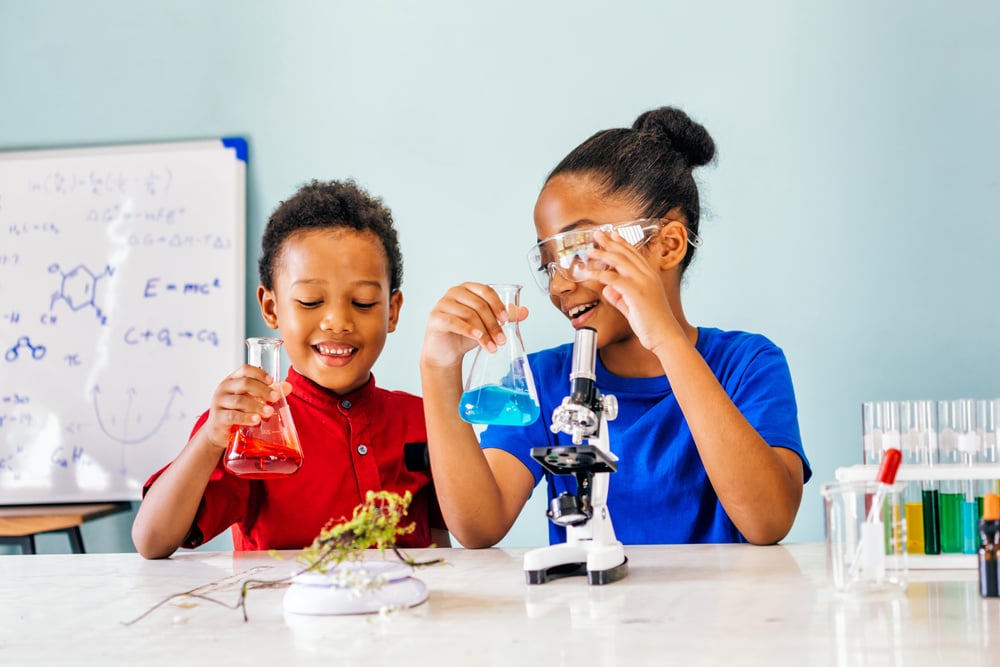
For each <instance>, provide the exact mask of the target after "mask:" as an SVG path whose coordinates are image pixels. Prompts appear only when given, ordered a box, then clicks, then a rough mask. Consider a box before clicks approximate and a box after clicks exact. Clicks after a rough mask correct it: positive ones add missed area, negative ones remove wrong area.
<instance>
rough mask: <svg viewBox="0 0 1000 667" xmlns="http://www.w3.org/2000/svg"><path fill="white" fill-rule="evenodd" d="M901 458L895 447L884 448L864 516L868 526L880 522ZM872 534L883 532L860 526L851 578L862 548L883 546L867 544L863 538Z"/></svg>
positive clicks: (901, 454) (854, 572) (859, 562)
mask: <svg viewBox="0 0 1000 667" xmlns="http://www.w3.org/2000/svg"><path fill="white" fill-rule="evenodd" d="M902 460H903V452H902V451H900V450H899V449H897V448H895V447H891V448H889V449H886V450H885V453H884V454H883V455H882V463H881V464H880V465H879V468H878V475H877V476H876V478H875V481H876V482H878V487H877V488H876V489H875V494H874V495H873V496H872V502H871V505H870V506H869V507H868V516H867V517H866V518H865V523H866V524H868V525H869V526H874V525H876V524H880V523H882V503H883V502H884V500H885V494H886V493H887V492H889V491H890V490H891V489H892V485H893V484H894V483H895V482H896V472H897V471H898V470H899V464H900V462H901V461H902ZM872 535H879V536H881V535H883V533H882V531H881V530H879V531H870V530H866V529H864V528H862V534H861V540H860V541H859V542H858V548H857V549H856V550H855V551H854V560H852V561H851V567H850V570H849V572H850V577H851V578H853V577H854V575H855V574H856V573H857V570H858V567H860V565H861V560H862V550H863V549H875V548H881V549H884V548H885V545H884V544H882V545H874V544H867V542H869V540H868V539H865V538H866V537H868V536H872Z"/></svg>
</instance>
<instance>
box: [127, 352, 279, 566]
mask: <svg viewBox="0 0 1000 667" xmlns="http://www.w3.org/2000/svg"><path fill="white" fill-rule="evenodd" d="M273 382H274V378H272V377H270V376H269V375H268V374H267V373H266V372H264V370H263V369H260V368H257V367H256V366H250V365H244V366H242V367H241V368H238V369H237V370H236V371H234V372H233V373H232V374H231V375H230V376H229V377H227V378H225V379H224V380H223V381H222V382H221V383H219V386H218V387H217V388H216V390H215V394H213V396H212V406H211V408H209V411H208V418H207V419H206V420H205V423H204V424H202V426H201V428H199V429H198V430H197V431H196V432H195V434H194V435H193V436H192V437H191V439H190V440H189V441H188V443H187V445H185V447H184V449H183V450H182V451H181V453H180V454H179V455H178V456H177V458H176V459H175V460H174V462H173V463H172V464H171V465H170V467H168V468H167V469H166V470H165V471H164V472H163V474H162V475H161V476H160V477H159V479H157V480H156V481H155V482H153V485H152V486H151V487H150V488H149V490H148V491H146V497H145V498H143V500H142V504H141V505H140V506H139V511H138V513H137V514H136V516H135V521H134V522H133V524H132V541H133V542H134V543H135V548H136V550H138V552H139V553H140V554H142V555H143V556H145V557H146V558H165V557H167V556H169V555H170V554H172V553H173V552H174V551H176V550H177V547H179V546H180V545H181V544H182V543H183V542H184V538H185V537H187V535H188V532H189V531H190V530H191V524H192V522H193V521H194V517H195V514H196V513H197V511H198V506H199V505H200V504H201V498H202V496H203V495H204V494H205V489H206V487H207V486H208V481H209V479H210V478H211V476H212V471H213V470H215V466H216V465H217V464H218V463H219V458H220V457H221V456H222V453H223V452H224V451H225V450H226V447H227V446H228V445H229V440H230V438H231V437H232V432H233V428H234V427H240V426H251V425H255V424H259V423H261V421H263V420H264V419H267V418H269V417H270V416H271V415H273V414H274V408H273V407H272V406H271V402H273V401H276V400H278V398H279V396H280V394H279V393H278V392H277V391H276V390H274V389H273V388H272V386H271V383H273ZM284 390H285V394H286V395H287V394H290V393H291V391H292V386H291V385H290V384H289V383H287V382H285V383H284Z"/></svg>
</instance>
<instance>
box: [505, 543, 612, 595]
mask: <svg viewBox="0 0 1000 667" xmlns="http://www.w3.org/2000/svg"><path fill="white" fill-rule="evenodd" d="M584 574H586V575H587V583H588V584H590V585H592V586H603V585H604V584H611V583H614V582H616V581H618V580H620V579H624V578H625V575H626V574H628V558H626V557H625V550H624V548H623V547H622V544H621V543H620V542H618V543H615V544H594V543H592V542H590V543H587V542H576V543H568V542H567V543H563V544H553V545H552V546H549V547H542V548H541V549H534V550H532V551H529V552H528V553H526V554H525V555H524V575H525V579H526V581H527V583H528V584H544V583H546V582H548V581H551V580H553V579H561V578H562V577H572V576H578V575H584Z"/></svg>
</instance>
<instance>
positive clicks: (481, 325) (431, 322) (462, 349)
mask: <svg viewBox="0 0 1000 667" xmlns="http://www.w3.org/2000/svg"><path fill="white" fill-rule="evenodd" d="M527 316H528V309H527V308H525V307H524V306H521V307H520V309H519V310H518V312H516V313H515V312H511V313H508V312H507V310H506V308H505V307H504V304H503V301H501V300H500V297H499V296H497V293H496V292H494V291H493V289H492V288H491V287H490V286H489V285H484V284H482V283H462V284H461V285H457V286H455V287H452V288H451V289H449V290H448V291H447V292H446V293H445V295H444V296H443V297H442V298H441V300H440V301H438V302H437V303H436V304H435V305H434V308H433V309H432V310H431V313H430V316H429V317H428V318H427V329H426V332H425V335H424V346H423V350H421V353H420V361H421V363H422V364H427V365H429V366H437V367H446V366H454V365H456V364H457V365H461V363H462V357H463V356H464V355H465V353H466V352H468V351H469V350H471V349H473V348H474V347H475V346H476V345H477V344H478V345H481V346H482V347H483V348H485V349H486V350H487V351H489V352H496V349H497V346H498V345H503V344H504V343H505V342H506V336H504V334H503V329H502V326H503V324H504V323H506V322H507V321H509V320H511V319H514V318H516V319H517V320H518V321H520V320H523V319H524V318H525V317H527Z"/></svg>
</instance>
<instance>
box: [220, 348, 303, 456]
mask: <svg viewBox="0 0 1000 667" xmlns="http://www.w3.org/2000/svg"><path fill="white" fill-rule="evenodd" d="M274 383H275V380H274V378H272V377H271V376H270V375H268V374H267V373H265V372H264V371H263V370H262V369H260V368H257V367H256V366H251V365H249V364H246V365H244V366H242V367H240V368H238V369H236V370H235V371H234V372H233V373H232V374H231V375H229V376H228V377H227V378H226V379H224V380H223V381H222V382H220V383H219V386H218V387H216V389H215V393H214V394H213V395H212V404H211V407H210V408H209V412H208V421H206V422H205V425H204V426H203V427H202V429H201V430H202V432H204V433H205V435H206V436H207V437H206V439H207V440H208V442H210V443H211V444H212V445H214V446H216V447H218V448H220V449H225V448H226V447H227V446H228V445H229V441H230V439H231V437H232V433H233V431H234V430H235V429H237V428H239V427H241V426H253V425H255V424H259V423H260V422H261V421H263V420H264V419H267V418H268V417H270V416H271V415H273V414H274V407H273V406H272V405H271V404H272V403H274V402H275V401H277V400H278V399H279V398H280V395H279V393H278V391H277V389H276V388H275V386H274ZM282 390H283V391H284V392H285V394H286V395H287V394H289V393H291V390H292V385H291V384H290V383H288V382H284V383H282Z"/></svg>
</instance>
